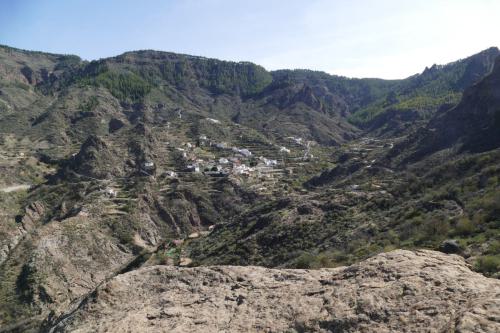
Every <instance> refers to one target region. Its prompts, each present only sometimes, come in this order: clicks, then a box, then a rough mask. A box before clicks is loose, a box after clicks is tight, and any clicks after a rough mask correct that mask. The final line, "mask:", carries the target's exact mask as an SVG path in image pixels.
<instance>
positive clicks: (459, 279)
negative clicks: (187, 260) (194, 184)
mask: <svg viewBox="0 0 500 333" xmlns="http://www.w3.org/2000/svg"><path fill="white" fill-rule="evenodd" d="M50 325H53V327H52V328H51V329H49V331H51V332H70V331H75V332H498V331H500V281H498V280H494V279H489V278H486V277H484V276H482V275H480V274H477V273H474V272H472V271H471V270H470V269H469V268H468V267H467V265H466V264H465V262H464V261H463V259H462V258H461V257H459V256H456V255H446V254H443V253H438V252H433V251H416V252H411V251H405V250H398V251H394V252H390V253H384V254H380V255H378V256H376V257H373V258H371V259H369V260H366V261H364V262H362V263H360V264H357V265H353V266H350V267H340V268H335V269H323V270H278V269H266V268H261V267H231V266H227V267H198V268H178V267H167V266H153V267H147V268H143V269H139V270H136V271H133V272H130V273H127V274H123V275H118V276H117V277H115V278H113V279H112V280H110V281H109V282H108V283H106V284H104V285H102V286H101V287H99V288H98V289H97V291H96V292H95V293H93V294H92V295H91V296H89V297H88V298H87V299H85V300H84V301H83V302H82V303H81V304H80V306H79V307H78V308H77V309H76V310H75V311H73V312H69V313H68V314H67V315H65V316H61V317H60V318H58V319H54V320H53V321H52V323H51V324H49V325H48V326H50Z"/></svg>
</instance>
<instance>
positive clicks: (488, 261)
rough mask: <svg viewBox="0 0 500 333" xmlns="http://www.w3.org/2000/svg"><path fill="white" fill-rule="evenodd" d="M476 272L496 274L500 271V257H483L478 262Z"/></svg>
mask: <svg viewBox="0 0 500 333" xmlns="http://www.w3.org/2000/svg"><path fill="white" fill-rule="evenodd" d="M475 268H476V270H477V271H479V272H481V273H484V274H492V273H496V272H498V271H499V270H500V255H488V256H481V257H479V258H478V259H477V261H476V266H475Z"/></svg>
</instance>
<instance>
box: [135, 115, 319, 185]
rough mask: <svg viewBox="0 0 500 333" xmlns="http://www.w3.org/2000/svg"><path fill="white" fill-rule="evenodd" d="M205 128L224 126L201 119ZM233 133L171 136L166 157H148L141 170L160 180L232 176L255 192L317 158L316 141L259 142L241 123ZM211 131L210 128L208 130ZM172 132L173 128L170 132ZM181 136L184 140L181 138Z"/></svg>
mask: <svg viewBox="0 0 500 333" xmlns="http://www.w3.org/2000/svg"><path fill="white" fill-rule="evenodd" d="M176 120H177V122H175V123H174V124H175V125H176V127H175V126H174V125H172V123H171V122H168V123H167V124H166V127H167V128H168V129H173V128H174V127H175V128H177V129H178V130H179V131H180V129H179V127H180V126H181V124H182V123H183V121H182V120H181V119H180V117H179V119H176ZM200 122H201V123H204V126H203V127H204V128H209V127H221V128H222V127H223V128H225V129H227V127H226V126H224V125H225V124H221V122H220V121H219V120H217V119H213V118H206V119H202V120H200ZM229 130H230V131H232V132H233V135H232V136H231V137H230V138H226V140H223V139H220V138H213V137H210V136H209V135H206V134H199V135H197V136H196V137H194V138H193V137H192V136H191V137H189V136H188V135H185V134H186V131H183V134H184V135H179V133H178V132H177V133H175V135H168V137H166V138H165V139H166V140H165V142H164V150H163V151H165V153H167V154H168V158H167V159H166V160H160V161H159V160H158V159H155V160H154V161H153V160H147V161H145V162H144V163H143V164H142V170H141V171H142V173H143V174H145V175H151V176H155V177H158V178H160V179H171V180H181V179H182V180H183V181H184V182H186V181H187V182H189V180H190V179H191V178H192V177H195V176H197V177H200V176H201V177H207V178H229V179H230V180H232V181H236V182H240V183H241V182H242V181H243V182H245V183H247V184H248V183H251V184H252V185H253V186H252V189H253V190H255V191H256V192H261V193H264V192H268V191H269V190H270V189H269V188H268V187H269V186H268V187H266V185H270V184H275V183H277V181H278V179H280V178H282V177H283V176H289V175H292V174H294V170H295V169H296V168H297V167H302V166H303V165H305V164H307V163H309V162H311V161H313V160H315V157H314V155H313V154H312V149H311V148H312V147H313V146H314V144H315V143H314V142H313V141H307V140H305V139H303V138H301V137H293V136H291V137H287V138H282V140H281V141H280V142H272V143H271V142H266V143H262V142H256V141H255V140H252V139H250V138H248V135H246V133H245V132H244V131H246V129H242V128H240V127H238V126H231V128H230V129H229ZM208 131H209V130H208ZM171 132H172V131H171ZM200 133H201V132H200ZM179 138H182V139H183V140H180V139H179Z"/></svg>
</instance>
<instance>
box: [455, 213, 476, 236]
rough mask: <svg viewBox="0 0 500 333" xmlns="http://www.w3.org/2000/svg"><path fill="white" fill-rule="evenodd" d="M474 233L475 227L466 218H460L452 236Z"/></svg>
mask: <svg viewBox="0 0 500 333" xmlns="http://www.w3.org/2000/svg"><path fill="white" fill-rule="evenodd" d="M474 231H476V226H475V225H474V222H472V221H471V220H470V219H469V218H468V217H467V216H464V217H462V218H460V219H459V220H458V222H457V224H456V226H455V230H454V232H453V233H454V234H455V235H458V236H468V235H470V234H472V233H474Z"/></svg>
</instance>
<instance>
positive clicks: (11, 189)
mask: <svg viewBox="0 0 500 333" xmlns="http://www.w3.org/2000/svg"><path fill="white" fill-rule="evenodd" d="M30 187H31V185H28V184H19V185H12V186H6V187H0V192H4V193H9V192H15V191H21V190H27V189H29V188H30Z"/></svg>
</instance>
